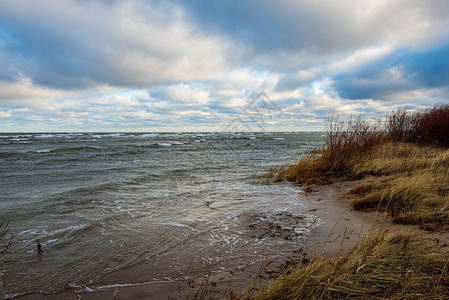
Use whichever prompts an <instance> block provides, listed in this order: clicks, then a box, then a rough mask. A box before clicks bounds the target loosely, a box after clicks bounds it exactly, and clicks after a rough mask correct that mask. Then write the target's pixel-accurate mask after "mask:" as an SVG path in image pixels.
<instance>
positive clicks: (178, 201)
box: [0, 133, 323, 298]
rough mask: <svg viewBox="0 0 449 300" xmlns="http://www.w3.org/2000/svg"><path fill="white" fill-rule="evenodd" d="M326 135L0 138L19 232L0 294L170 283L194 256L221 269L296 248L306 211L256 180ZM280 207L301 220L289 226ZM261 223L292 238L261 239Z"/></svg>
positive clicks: (11, 217) (289, 191) (3, 209)
mask: <svg viewBox="0 0 449 300" xmlns="http://www.w3.org/2000/svg"><path fill="white" fill-rule="evenodd" d="M322 141H323V135H322V134H321V133H61V134H59V133H57V134H0V177H1V180H0V191H1V193H0V221H8V222H9V229H10V232H12V233H14V234H16V235H17V237H16V242H15V243H14V245H13V247H12V249H10V251H9V253H7V254H5V255H1V254H0V262H1V264H0V297H2V298H11V297H14V296H17V295H21V294H26V293H37V292H38V293H53V292H59V291H62V290H63V289H66V288H75V289H77V290H79V291H90V290H95V289H101V286H98V285H96V282H98V281H99V280H100V281H101V279H102V278H122V279H121V280H120V282H116V283H117V284H126V283H143V282H158V281H170V280H176V279H179V278H182V277H183V276H184V274H185V272H186V270H187V269H188V268H189V266H191V265H192V264H193V265H195V266H197V268H201V267H203V266H204V268H205V267H207V266H209V267H208V268H212V269H214V268H215V269H216V270H220V269H223V268H225V267H227V266H230V265H236V266H238V265H239V264H245V263H248V262H249V261H258V260H260V258H261V256H262V255H264V254H268V253H269V252H270V249H272V250H273V249H277V250H276V251H279V249H284V251H285V252H288V251H291V250H292V249H294V247H295V245H296V244H297V242H298V240H297V239H299V238H301V237H302V236H304V235H306V233H307V231H308V228H309V227H310V224H311V222H313V216H311V215H309V214H307V213H306V211H307V209H306V207H305V206H304V205H303V204H302V203H301V202H300V201H298V195H297V193H298V190H297V189H296V188H294V187H292V186H291V185H288V184H279V185H262V184H256V183H255V177H256V176H255V175H258V174H261V173H263V172H265V171H266V170H267V169H268V168H269V167H271V166H275V165H279V164H286V163H291V162H293V161H295V160H296V159H298V158H299V157H300V156H301V155H304V153H306V152H307V151H308V150H310V149H313V148H316V147H317V146H319V145H321V143H322ZM286 213H288V214H293V216H294V217H295V218H293V219H294V220H299V221H297V222H296V223H295V224H285V221H283V220H281V219H282V216H285V214H286ZM262 222H265V223H267V222H268V223H267V224H274V225H276V226H279V228H281V227H282V226H284V227H287V226H290V227H288V228H281V229H282V230H290V231H292V233H295V234H292V238H289V239H283V238H279V237H278V236H276V234H273V236H260V235H257V234H255V233H254V232H253V231H252V230H253V229H254V227H257V225H258V224H261V223H262ZM292 225H293V227H292ZM38 239H39V241H40V243H41V244H42V248H43V252H42V253H40V254H39V253H37V247H36V245H37V240H38ZM130 274H139V276H138V278H137V277H136V276H134V277H133V276H131V275H130Z"/></svg>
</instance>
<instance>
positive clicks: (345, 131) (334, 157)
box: [276, 113, 384, 185]
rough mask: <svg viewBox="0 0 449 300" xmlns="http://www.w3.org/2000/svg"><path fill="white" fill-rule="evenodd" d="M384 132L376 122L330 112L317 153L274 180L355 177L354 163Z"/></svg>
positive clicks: (325, 180) (326, 180) (324, 180)
mask: <svg viewBox="0 0 449 300" xmlns="http://www.w3.org/2000/svg"><path fill="white" fill-rule="evenodd" d="M383 136H384V134H383V132H382V131H381V130H380V126H379V125H378V123H377V124H374V125H373V124H370V123H369V122H368V121H367V120H366V119H363V118H361V117H355V118H349V119H343V118H342V116H341V115H337V114H335V113H331V114H330V116H329V118H328V121H327V132H326V138H325V144H324V146H323V149H321V151H320V153H321V155H319V156H309V157H307V158H304V159H302V160H301V161H299V162H298V163H296V164H294V165H291V166H289V167H287V168H284V169H283V170H281V171H280V172H279V174H278V176H277V177H276V181H282V180H290V181H293V182H296V183H298V184H305V185H308V184H324V183H329V182H332V181H333V180H335V179H340V178H344V179H354V176H355V175H356V173H355V172H354V166H355V165H357V164H358V163H360V162H361V161H363V160H365V159H366V158H367V157H368V155H369V154H370V153H371V152H372V151H373V150H374V149H375V148H376V147H377V146H378V145H379V144H380V143H381V141H382V139H383Z"/></svg>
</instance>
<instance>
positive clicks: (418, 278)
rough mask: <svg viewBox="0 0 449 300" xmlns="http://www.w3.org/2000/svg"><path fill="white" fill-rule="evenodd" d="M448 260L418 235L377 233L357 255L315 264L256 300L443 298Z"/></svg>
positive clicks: (294, 272) (285, 276) (291, 274)
mask: <svg viewBox="0 0 449 300" xmlns="http://www.w3.org/2000/svg"><path fill="white" fill-rule="evenodd" d="M447 295H449V276H448V273H447V259H446V257H445V255H444V253H442V251H441V250H440V249H439V248H438V246H437V245H434V246H432V242H431V241H428V240H426V239H425V238H422V237H421V238H420V237H418V236H416V235H415V234H414V233H401V232H397V231H392V230H390V231H375V232H371V233H370V234H368V235H367V236H366V237H365V238H364V240H363V241H362V242H361V243H360V244H359V245H358V246H357V247H356V248H355V249H354V250H353V251H351V252H349V253H346V254H343V255H340V256H338V257H334V258H330V259H324V260H323V259H320V258H318V259H315V260H312V262H311V263H310V264H309V265H308V266H307V267H306V268H297V269H295V270H291V271H290V272H286V273H284V274H283V275H281V276H280V277H279V278H278V279H277V280H275V281H273V282H271V284H270V285H269V286H268V288H267V289H265V290H263V291H261V293H260V294H259V295H258V296H256V297H255V299H348V298H357V299H442V298H446V297H447Z"/></svg>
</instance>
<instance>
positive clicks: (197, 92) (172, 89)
mask: <svg viewBox="0 0 449 300" xmlns="http://www.w3.org/2000/svg"><path fill="white" fill-rule="evenodd" d="M165 97H166V98H167V99H170V100H173V101H180V102H186V103H205V102H207V101H209V93H208V92H207V91H204V90H201V89H198V88H194V87H191V86H190V85H187V84H176V85H172V86H169V87H168V88H167V89H166V90H165Z"/></svg>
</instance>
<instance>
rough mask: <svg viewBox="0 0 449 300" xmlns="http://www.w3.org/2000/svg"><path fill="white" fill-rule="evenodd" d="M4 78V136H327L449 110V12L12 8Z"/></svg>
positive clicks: (25, 4)
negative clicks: (360, 123) (336, 120)
mask: <svg viewBox="0 0 449 300" xmlns="http://www.w3.org/2000/svg"><path fill="white" fill-rule="evenodd" d="M0 66H1V67H0V131H3V132H11V131H15V132H18V131H20V132H24V131H220V130H222V129H223V128H226V126H229V125H230V124H234V122H235V120H239V122H242V123H244V124H246V125H248V127H249V128H251V129H256V128H259V129H261V128H262V127H263V129H265V130H287V131H298V130H300V131H304V130H320V129H323V125H324V121H323V120H324V119H325V118H326V114H327V113H328V112H329V111H330V110H331V109H336V110H338V111H341V112H343V113H346V114H363V115H365V116H367V117H369V118H378V117H379V116H380V115H382V114H386V113H387V112H389V111H391V110H392V109H395V108H424V107H428V106H431V105H434V104H435V103H449V1H447V0H427V1H422V0H394V1H391V0H390V1H387V0H359V1H353V0H338V1H335V0H329V1H325V0H277V1H267V0H258V1H256V0H236V1H232V0H230V1H218V0H217V1H200V0H190V1H185V0H169V1H151V0H124V1H116V0H90V1H87V0H58V1H53V0H21V1H17V0H1V1H0ZM262 91H263V92H264V93H265V95H264V96H263V97H261V98H257V99H256V101H255V102H254V101H253V100H254V99H255V97H256V96H257V95H259V93H260V92H262ZM248 105H249V106H248ZM264 109H265V110H264ZM251 122H252V123H251ZM255 123H257V124H255ZM261 124H262V126H260V125H261ZM256 125H258V127H255V126H256Z"/></svg>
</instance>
